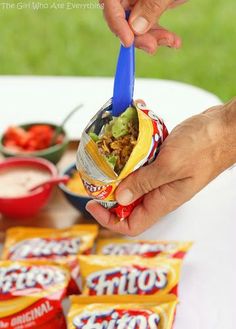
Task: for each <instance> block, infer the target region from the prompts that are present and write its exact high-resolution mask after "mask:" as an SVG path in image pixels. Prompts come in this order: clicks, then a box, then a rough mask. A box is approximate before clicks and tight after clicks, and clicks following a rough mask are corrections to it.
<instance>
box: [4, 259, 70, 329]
mask: <svg viewBox="0 0 236 329" xmlns="http://www.w3.org/2000/svg"><path fill="white" fill-rule="evenodd" d="M68 281H69V272H68V269H67V268H66V267H64V266H62V265H55V264H54V263H50V262H44V261H41V262H40V263H39V262H37V263H34V262H29V261H15V262H14V261H0V328H7V329H26V328H27V329H29V328H33V329H59V328H60V329H66V322H65V318H64V315H63V311H62V307H61V302H62V299H63V297H64V296H65V294H66V289H67V285H68Z"/></svg>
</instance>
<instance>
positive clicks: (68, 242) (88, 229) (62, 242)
mask: <svg viewBox="0 0 236 329" xmlns="http://www.w3.org/2000/svg"><path fill="white" fill-rule="evenodd" d="M97 234H98V226H97V225H75V226H72V227H68V228H65V229H52V228H30V227H14V228H11V229H9V230H8V231H7V234H6V240H5V244H4V248H3V253H2V259H11V260H24V259H27V260H53V261H55V262H57V263H60V264H66V265H67V266H69V268H70V272H71V281H70V284H69V287H68V294H76V293H79V292H80V291H79V288H78V285H77V283H76V281H77V280H79V267H78V259H77V255H79V254H89V253H90V252H91V251H92V248H93V246H94V241H95V239H96V237H97Z"/></svg>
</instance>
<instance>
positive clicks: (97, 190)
mask: <svg viewBox="0 0 236 329" xmlns="http://www.w3.org/2000/svg"><path fill="white" fill-rule="evenodd" d="M82 181H83V184H84V187H85V189H86V191H87V192H88V194H89V195H91V196H93V197H94V198H99V199H101V200H102V199H105V198H106V197H107V196H108V195H109V194H110V193H111V191H112V186H111V185H99V186H98V185H94V184H90V183H88V182H86V181H85V180H84V179H83V180H82Z"/></svg>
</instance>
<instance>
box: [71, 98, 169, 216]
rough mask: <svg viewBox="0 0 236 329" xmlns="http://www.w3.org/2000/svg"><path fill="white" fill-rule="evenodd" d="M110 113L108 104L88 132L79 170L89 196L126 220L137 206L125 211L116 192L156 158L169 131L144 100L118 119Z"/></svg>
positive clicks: (86, 130) (79, 158) (81, 143)
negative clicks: (130, 177)
mask: <svg viewBox="0 0 236 329" xmlns="http://www.w3.org/2000/svg"><path fill="white" fill-rule="evenodd" d="M111 109H112V101H109V102H108V103H107V104H105V105H104V106H103V107H102V109H101V110H100V111H99V112H98V113H97V114H96V116H95V117H94V118H93V119H92V120H91V121H90V123H89V124H88V126H87V127H86V128H85V130H84V132H83V134H82V137H81V141H80V145H79V149H78V152H77V168H78V170H79V172H80V175H81V178H82V181H83V184H84V187H85V189H86V191H87V193H88V194H89V195H90V196H91V197H92V198H94V199H96V200H98V201H99V202H100V203H101V204H102V205H103V206H104V207H106V208H109V209H111V210H112V212H114V213H115V214H116V215H117V216H118V217H119V218H120V219H124V218H126V217H128V216H129V215H130V213H131V212H132V210H133V208H134V207H135V206H136V205H137V203H138V202H135V203H134V204H131V205H129V206H126V207H123V206H121V205H118V204H117V202H116V200H115V196H114V191H115V189H116V188H117V186H118V184H119V183H120V182H121V181H122V180H123V179H124V178H125V177H127V176H128V175H129V174H130V173H132V172H133V171H135V170H136V169H138V168H139V167H141V166H144V165H146V164H148V163H151V162H152V161H153V160H154V159H155V158H156V156H157V154H158V152H159V148H160V146H161V144H162V143H163V141H164V140H165V138H166V137H167V135H168V131H167V129H166V127H165V124H164V122H163V121H162V120H161V119H160V118H159V117H158V116H157V115H156V114H155V113H154V112H152V111H150V110H149V109H148V108H147V107H146V104H145V103H144V102H143V101H141V100H138V101H135V102H134V103H133V105H132V107H129V108H127V109H126V111H125V112H123V113H122V114H121V115H120V116H119V117H112V114H111ZM139 202H140V200H139Z"/></svg>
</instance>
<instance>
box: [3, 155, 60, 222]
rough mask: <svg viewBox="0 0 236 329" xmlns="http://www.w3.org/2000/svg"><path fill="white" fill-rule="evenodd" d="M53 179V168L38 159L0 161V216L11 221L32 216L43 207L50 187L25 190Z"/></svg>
mask: <svg viewBox="0 0 236 329" xmlns="http://www.w3.org/2000/svg"><path fill="white" fill-rule="evenodd" d="M56 176H57V169H56V167H55V166H54V165H53V164H52V163H51V162H49V161H47V160H45V159H40V158H9V159H6V160H3V161H1V162H0V213H1V214H3V215H4V216H6V217H11V218H21V219H23V218H27V217H32V216H34V215H36V214H37V213H38V212H39V211H40V209H41V208H42V207H43V206H44V205H46V204H47V202H48V200H49V198H50V196H51V193H52V190H53V187H52V186H51V185H49V184H47V185H45V186H44V187H42V188H39V189H37V190H35V191H33V192H29V190H30V189H31V188H32V187H34V186H36V185H39V184H40V183H43V182H45V181H47V180H48V179H49V178H52V177H56Z"/></svg>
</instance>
